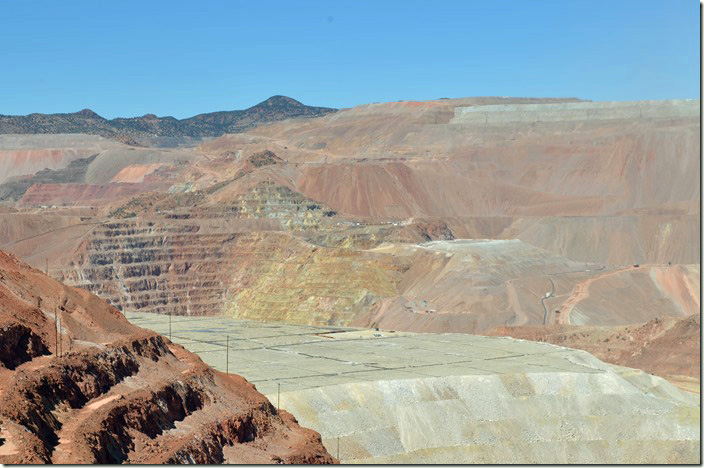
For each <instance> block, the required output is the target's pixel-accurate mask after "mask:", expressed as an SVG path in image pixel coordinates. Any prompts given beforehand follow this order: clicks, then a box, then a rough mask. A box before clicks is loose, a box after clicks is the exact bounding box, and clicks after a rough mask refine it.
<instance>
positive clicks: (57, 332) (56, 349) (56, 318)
mask: <svg viewBox="0 0 704 468" xmlns="http://www.w3.org/2000/svg"><path fill="white" fill-rule="evenodd" d="M54 330H55V331H56V339H55V340H54V341H55V345H56V346H55V348H54V352H55V353H56V355H57V356H58V355H59V318H58V316H57V314H56V310H54Z"/></svg>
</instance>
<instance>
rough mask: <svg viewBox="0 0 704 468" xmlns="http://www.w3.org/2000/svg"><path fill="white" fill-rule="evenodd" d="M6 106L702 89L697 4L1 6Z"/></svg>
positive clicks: (687, 92) (388, 1) (125, 107)
mask: <svg viewBox="0 0 704 468" xmlns="http://www.w3.org/2000/svg"><path fill="white" fill-rule="evenodd" d="M0 60H1V62H0V63H2V70H1V71H0V114H27V113H31V112H43V113H52V112H74V111H77V110H80V109H82V108H90V109H92V110H94V111H96V112H98V113H99V114H101V115H103V116H105V117H109V118H112V117H117V116H125V117H127V116H135V115H143V114H146V113H154V114H157V115H159V116H164V115H172V116H175V117H178V118H184V117H189V116H192V115H195V114H199V113H203V112H211V111H218V110H233V109H243V108H246V107H249V106H252V105H254V104H256V103H257V102H260V101H262V100H264V99H266V98H268V97H269V96H271V95H275V94H284V95H287V96H290V97H293V98H295V99H298V100H299V101H302V102H303V103H305V104H309V105H318V106H330V107H351V106H355V105H358V104H364V103H369V102H376V101H396V100H399V99H404V100H427V99H437V98H440V97H450V98H456V97H467V96H522V97H580V98H584V99H593V100H633V99H669V98H698V97H699V3H698V2H697V1H696V0H659V1H648V0H633V1H631V0H555V1H541V0H530V1H519V0H457V1H450V0H432V1H430V0H429V1H412V0H403V1H394V0H373V1H371V0H370V1H366V0H334V1H329V0H325V1H323V0H320V1H313V0H310V1H304V0H295V1H294V0H287V1H283V0H281V1H267V0H265V1H262V0H256V1H254V0H251V1H235V0H227V1H215V0H199V1H195V0H194V1H180V0H170V1H157V0H140V1H125V0H121V1H110V2H108V1H96V0H90V1H79V0H67V1H57V0H51V1H34V0H4V1H2V2H1V3H0Z"/></svg>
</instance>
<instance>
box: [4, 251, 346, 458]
mask: <svg viewBox="0 0 704 468" xmlns="http://www.w3.org/2000/svg"><path fill="white" fill-rule="evenodd" d="M334 461H335V460H334V459H333V458H332V457H331V456H330V455H329V454H328V453H327V452H326V450H325V448H324V447H323V446H322V442H321V440H320V436H319V435H318V434H317V433H315V432H313V431H311V430H308V429H305V428H302V427H300V426H299V425H298V424H297V422H296V420H295V418H294V417H293V416H291V415H290V414H288V413H286V412H284V411H278V410H277V409H276V408H274V407H273V406H272V404H271V403H269V401H268V400H267V399H266V398H265V397H264V396H263V395H261V394H260V393H259V392H257V391H256V388H255V387H254V386H253V385H252V384H250V383H249V382H247V381H246V380H245V379H243V378H242V377H239V376H237V375H231V374H224V373H221V372H217V371H215V370H213V369H211V368H210V367H209V366H207V365H206V364H205V363H203V362H202V361H201V360H200V358H199V357H197V356H196V355H194V354H191V353H190V352H188V351H186V350H185V349H184V348H183V347H181V346H179V345H176V344H174V343H171V342H170V341H169V340H168V339H166V338H165V337H163V336H161V335H158V334H155V333H153V332H149V331H146V330H143V329H141V328H139V327H136V326H133V325H131V324H130V323H129V322H128V321H127V320H126V319H125V318H124V317H123V316H122V315H121V314H120V313H119V312H118V311H117V309H115V308H114V307H112V306H110V305H108V304H107V303H105V302H103V301H102V300H100V299H99V298H97V297H96V296H94V295H92V294H90V293H88V292H87V291H83V290H80V289H76V288H71V287H68V286H65V285H63V284H61V283H59V282H57V281H54V280H53V279H51V278H49V277H47V276H45V275H44V274H42V273H41V272H39V271H37V270H34V269H32V268H30V267H29V266H27V265H26V264H23V263H21V262H20V261H18V260H17V259H16V258H15V257H13V256H11V255H8V254H5V253H3V252H0V463H10V464H15V463H70V464H79V463H147V464H152V463H194V462H195V463H221V462H230V463H274V462H276V463H331V462H334Z"/></svg>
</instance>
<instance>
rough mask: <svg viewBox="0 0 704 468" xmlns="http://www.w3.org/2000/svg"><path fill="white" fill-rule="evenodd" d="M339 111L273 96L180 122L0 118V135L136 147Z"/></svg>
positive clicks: (80, 116)
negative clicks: (63, 136) (92, 139)
mask: <svg viewBox="0 0 704 468" xmlns="http://www.w3.org/2000/svg"><path fill="white" fill-rule="evenodd" d="M335 111H336V109H330V108H327V107H311V106H306V105H304V104H302V103H300V102H298V101H296V100H295V99H291V98H290V97H287V96H280V95H277V96H272V97H270V98H269V99H267V100H266V101H263V102H260V103H259V104H257V105H256V106H253V107H250V108H249V109H246V110H234V111H221V112H210V113H207V114H199V115H196V116H194V117H190V118H187V119H183V120H179V119H176V118H174V117H157V116H156V115H154V114H146V115H143V116H141V117H117V118H114V119H110V120H107V119H105V118H103V117H101V116H99V115H98V114H96V113H95V112H93V111H92V110H90V109H83V110H82V111H80V112H75V113H69V114H32V115H30V116H26V117H23V116H0V134H5V133H89V134H95V135H102V136H104V137H108V138H114V139H116V140H118V141H122V142H124V143H127V144H137V142H138V141H139V139H140V138H153V137H154V136H159V137H190V138H203V137H219V136H220V135H223V134H225V133H237V132H243V131H245V130H247V129H249V128H252V127H255V126H257V125H260V124H263V123H268V122H275V121H279V120H284V119H290V118H305V117H319V116H322V115H325V114H329V113H330V112H335Z"/></svg>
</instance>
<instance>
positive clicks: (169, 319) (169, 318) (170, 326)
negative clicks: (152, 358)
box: [169, 311, 173, 341]
mask: <svg viewBox="0 0 704 468" xmlns="http://www.w3.org/2000/svg"><path fill="white" fill-rule="evenodd" d="M169 341H173V340H172V339H171V311H169Z"/></svg>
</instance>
